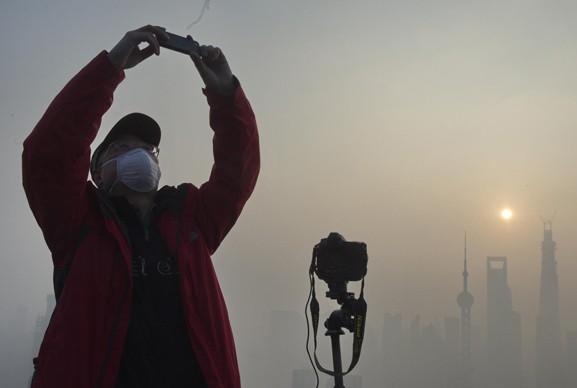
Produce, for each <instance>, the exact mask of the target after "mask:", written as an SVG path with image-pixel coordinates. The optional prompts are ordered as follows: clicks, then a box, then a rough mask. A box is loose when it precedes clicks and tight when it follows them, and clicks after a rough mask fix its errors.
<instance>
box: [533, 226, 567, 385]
mask: <svg viewBox="0 0 577 388" xmlns="http://www.w3.org/2000/svg"><path fill="white" fill-rule="evenodd" d="M543 234H544V237H543V242H542V243H541V289H540V293H539V315H538V316H537V336H536V365H535V367H536V369H535V376H536V387H537V388H562V387H563V386H564V377H563V368H562V366H563V361H562V353H561V352H562V350H561V329H560V327H559V278H558V277H557V261H556V260H555V251H556V250H557V246H556V245H557V244H556V243H555V241H553V231H552V229H551V221H548V222H545V223H544V224H543Z"/></svg>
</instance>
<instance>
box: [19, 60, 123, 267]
mask: <svg viewBox="0 0 577 388" xmlns="http://www.w3.org/2000/svg"><path fill="white" fill-rule="evenodd" d="M106 54H107V53H106V52H105V51H103V52H101V53H100V54H99V55H98V56H97V57H96V58H94V59H93V60H92V61H91V62H90V63H89V64H88V65H86V66H85V67H84V68H83V69H82V70H81V71H80V72H79V73H78V74H77V75H76V76H75V77H74V78H72V79H71V80H70V81H69V82H68V84H67V85H66V86H65V87H64V89H62V91H61V92H60V93H59V94H58V95H57V96H56V98H55V99H54V100H53V101H52V103H51V104H50V106H49V107H48V109H47V110H46V112H45V113H44V115H43V116H42V118H41V119H40V121H39V122H38V124H37V125H36V127H35V128H34V130H33V131H32V133H31V134H30V135H29V136H28V138H27V139H26V140H25V141H24V151H23V154H22V179H23V186H24V191H25V192H26V196H27V199H28V203H29V205H30V208H31V209H32V212H33V214H34V217H35V218H36V221H37V222H38V224H39V225H40V228H41V229H42V232H43V234H44V238H45V240H46V243H47V244H48V247H49V249H50V250H51V252H52V257H53V260H54V264H55V265H61V264H63V261H64V260H65V259H64V252H65V250H66V247H67V246H69V243H70V241H71V239H73V238H74V237H75V232H76V230H77V228H78V227H79V225H78V223H79V216H80V214H82V212H83V211H85V210H86V207H87V206H88V198H87V185H91V183H89V182H87V177H88V171H89V165H90V144H91V143H92V141H93V140H94V138H95V137H96V134H97V132H98V128H99V127H100V122H101V118H102V116H103V115H104V113H105V112H106V111H107V110H108V108H109V107H110V105H111V104H112V97H113V92H114V90H115V88H116V87H117V86H118V84H119V83H120V82H121V81H122V79H123V78H124V72H123V71H120V70H118V69H116V67H114V65H113V64H112V63H111V62H110V60H109V59H108V58H107V56H106Z"/></svg>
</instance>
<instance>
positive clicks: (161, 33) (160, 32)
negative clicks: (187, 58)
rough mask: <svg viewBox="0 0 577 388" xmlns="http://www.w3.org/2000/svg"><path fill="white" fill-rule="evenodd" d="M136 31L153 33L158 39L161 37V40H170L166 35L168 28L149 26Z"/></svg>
mask: <svg viewBox="0 0 577 388" xmlns="http://www.w3.org/2000/svg"><path fill="white" fill-rule="evenodd" d="M136 31H140V32H151V33H153V34H154V35H156V36H157V37H160V38H161V39H168V35H167V34H166V28H164V27H161V26H152V25H150V24H149V25H146V26H144V27H140V28H138V29H137V30H136Z"/></svg>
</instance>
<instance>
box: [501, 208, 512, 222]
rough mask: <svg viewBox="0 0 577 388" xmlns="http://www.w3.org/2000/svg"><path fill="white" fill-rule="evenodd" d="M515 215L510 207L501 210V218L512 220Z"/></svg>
mask: <svg viewBox="0 0 577 388" xmlns="http://www.w3.org/2000/svg"><path fill="white" fill-rule="evenodd" d="M511 217H513V211H512V210H511V209H509V208H505V209H503V210H501V218H502V219H504V220H510V219H511Z"/></svg>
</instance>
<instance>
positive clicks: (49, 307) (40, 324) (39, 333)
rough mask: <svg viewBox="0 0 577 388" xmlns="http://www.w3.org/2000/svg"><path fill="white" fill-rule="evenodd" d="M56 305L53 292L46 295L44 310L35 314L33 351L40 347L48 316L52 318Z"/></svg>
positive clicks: (48, 320) (48, 319)
mask: <svg viewBox="0 0 577 388" xmlns="http://www.w3.org/2000/svg"><path fill="white" fill-rule="evenodd" d="M55 307H56V298H55V297H54V295H53V294H48V295H46V311H45V312H44V314H43V315H37V316H36V327H35V328H34V343H33V346H34V351H35V352H38V350H39V349H40V344H41V343H42V339H43V338H44V333H45V332H46V329H48V324H49V323H50V318H52V312H53V311H54V308H55Z"/></svg>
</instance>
